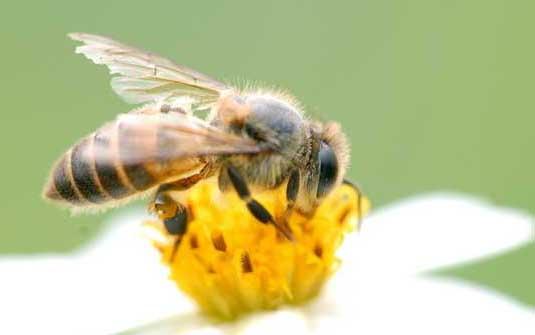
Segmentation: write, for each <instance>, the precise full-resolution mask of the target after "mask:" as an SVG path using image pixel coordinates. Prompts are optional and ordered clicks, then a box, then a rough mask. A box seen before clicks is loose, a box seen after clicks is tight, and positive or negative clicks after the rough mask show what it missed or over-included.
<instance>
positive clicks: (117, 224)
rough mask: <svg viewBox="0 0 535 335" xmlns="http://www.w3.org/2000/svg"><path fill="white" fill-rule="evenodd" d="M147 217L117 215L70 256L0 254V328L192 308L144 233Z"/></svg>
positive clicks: (128, 319)
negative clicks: (1, 256) (95, 237)
mask: <svg viewBox="0 0 535 335" xmlns="http://www.w3.org/2000/svg"><path fill="white" fill-rule="evenodd" d="M142 217H143V215H142V214H141V212H140V211H136V212H130V213H129V214H123V215H120V216H119V217H116V218H115V219H113V220H112V221H114V225H113V226H112V227H111V229H110V231H108V232H107V233H104V234H103V236H102V237H101V238H100V239H99V240H98V241H96V242H95V243H92V244H91V245H90V246H89V247H86V248H83V249H82V250H80V251H79V252H76V253H74V254H73V255H72V256H61V255H44V256H33V257H15V258H9V259H0V273H1V275H0V297H1V300H0V315H2V317H1V318H2V322H1V323H0V333H1V334H21V333H22V334H39V333H53V334H108V333H112V332H116V331H119V330H124V329H128V328H131V327H134V326H137V325H141V324H145V323H147V322H150V321H153V320H155V319H159V318H162V317H164V316H166V315H173V314H175V313H176V312H177V311H188V310H193V309H194V308H193V306H192V305H191V304H190V303H189V302H188V300H187V299H185V298H184V297H183V296H182V295H181V294H180V293H179V292H178V290H177V289H176V288H175V287H174V284H173V283H171V282H170V281H169V280H167V272H166V269H165V268H164V267H163V266H161V265H160V262H159V255H157V253H156V252H155V250H154V248H152V246H151V245H150V243H149V242H148V241H147V240H146V239H144V238H143V237H142V236H141V235H140V233H139V231H140V229H139V225H140V222H141V218H142ZM45 330H46V331H45Z"/></svg>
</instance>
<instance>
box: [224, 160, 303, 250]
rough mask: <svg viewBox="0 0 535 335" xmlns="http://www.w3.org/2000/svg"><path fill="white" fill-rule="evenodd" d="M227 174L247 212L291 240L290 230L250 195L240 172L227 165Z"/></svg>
mask: <svg viewBox="0 0 535 335" xmlns="http://www.w3.org/2000/svg"><path fill="white" fill-rule="evenodd" d="M227 174H228V176H229V179H230V182H231V184H232V186H233V187H234V189H235V190H236V193H238V196H239V197H240V199H242V200H243V201H245V203H246V205H247V208H248V209H249V212H251V214H252V215H253V216H254V217H255V218H256V219H257V220H258V221H260V222H262V223H264V224H268V223H269V224H272V225H274V226H275V228H277V230H278V231H279V232H280V233H281V234H282V235H284V237H286V238H287V239H288V240H290V241H293V239H294V237H293V233H292V232H291V230H290V229H289V228H288V227H286V226H284V225H280V224H278V223H277V222H276V221H275V220H274V219H273V216H272V215H271V214H270V213H269V211H268V210H267V209H266V208H265V207H264V206H262V204H260V203H259V202H258V201H257V200H255V199H254V198H252V197H251V192H250V191H249V187H248V186H247V182H246V181H245V179H243V177H242V175H241V174H240V172H239V171H238V170H237V169H236V168H235V167H233V166H231V165H229V166H227Z"/></svg>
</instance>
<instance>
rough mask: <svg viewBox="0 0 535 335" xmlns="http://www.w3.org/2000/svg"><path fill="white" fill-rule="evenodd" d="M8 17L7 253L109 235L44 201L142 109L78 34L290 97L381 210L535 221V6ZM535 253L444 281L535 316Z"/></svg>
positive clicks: (113, 5) (83, 9)
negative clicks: (503, 214)
mask: <svg viewBox="0 0 535 335" xmlns="http://www.w3.org/2000/svg"><path fill="white" fill-rule="evenodd" d="M2 7H3V8H2V13H1V14H0V37H1V41H2V47H1V51H0V59H1V60H2V61H1V62H0V64H1V65H0V66H1V67H2V68H1V72H0V88H1V90H0V92H2V93H1V97H2V101H1V103H2V104H1V106H2V111H1V113H0V127H1V129H0V130H1V132H0V136H1V141H0V151H1V153H2V157H3V161H2V173H1V174H0V178H1V184H0V185H1V187H2V191H1V192H0V197H1V198H0V206H1V208H0V209H1V213H2V223H1V224H0V253H4V254H10V253H37V252H44V251H58V252H66V251H69V250H72V249H73V248H75V247H76V246H78V245H80V244H81V243H82V242H83V241H85V240H87V239H88V238H90V237H91V236H92V235H94V234H95V233H97V231H98V230H99V229H101V228H102V227H101V226H100V225H99V224H98V223H95V222H101V221H102V219H103V217H102V216H100V217H98V216H97V217H95V216H84V217H76V218H70V217H69V214H68V213H66V212H64V211H60V210H58V209H57V208H55V207H54V206H50V205H47V204H46V203H44V202H43V201H42V200H41V199H40V192H41V187H42V184H43V183H44V180H45V178H46V177H47V174H48V170H49V167H50V165H51V163H52V162H53V161H54V160H55V159H56V158H57V157H58V156H59V155H60V154H61V153H62V152H63V151H64V150H65V149H67V147H68V146H69V145H70V144H72V143H73V142H74V141H75V140H77V139H78V138H80V137H81V136H82V135H85V134H87V133H89V132H91V131H92V130H93V129H95V128H96V127H98V126H99V125H101V124H102V123H103V122H105V121H106V120H110V119H112V118H113V117H114V115H115V114H118V113H121V112H125V111H127V110H128V109H129V108H131V107H130V106H128V105H126V104H125V103H123V102H122V101H121V100H120V99H118V98H117V97H116V96H115V95H114V94H113V92H112V91H111V90H110V88H109V85H108V80H109V78H108V74H107V71H106V70H105V68H104V67H96V66H94V65H92V64H90V63H89V62H88V61H87V60H85V59H84V58H83V57H81V56H76V55H74V53H73V49H74V45H75V43H73V42H72V41H70V40H68V39H67V38H66V34H67V33H68V32H72V31H86V32H93V33H100V34H106V35H110V36H113V37H116V38H118V39H120V40H123V41H126V42H129V43H131V44H134V45H138V46H141V47H143V48H145V49H149V50H152V51H155V52H158V53H160V54H162V55H166V56H168V57H170V58H172V59H175V60H176V61H178V62H179V63H182V64H186V65H188V66H191V67H193V68H195V69H199V70H201V71H202V72H205V73H207V74H210V75H212V76H214V77H216V78H220V79H223V80H229V81H231V82H234V83H244V82H254V83H268V84H272V85H276V86H279V87H282V88H286V89H290V90H291V92H293V93H294V94H295V95H296V96H297V97H298V98H299V99H300V100H301V101H303V102H304V104H305V106H306V109H307V111H308V112H309V113H310V114H312V115H316V116H319V117H321V118H324V119H335V120H338V121H340V122H342V123H343V125H344V127H345V130H346V131H347V133H348V135H349V137H350V138H351V142H352V144H353V151H352V152H353V159H352V168H351V171H350V173H349V174H350V177H351V178H352V179H353V180H356V181H358V182H360V183H361V184H362V185H363V186H364V189H365V190H366V191H367V193H368V194H369V196H370V197H371V198H372V199H373V202H374V204H375V205H376V206H381V205H383V204H386V203H389V202H392V201H394V200H396V199H400V198H403V197H406V196H408V195H412V194H417V193H422V192H429V191H433V190H451V191H459V192H466V193H470V194H475V195H479V196H482V197H484V198H487V199H489V200H491V201H493V202H495V203H497V204H499V205H504V206H512V207H518V208H523V209H526V210H528V211H530V212H532V213H533V212H534V211H535V204H534V203H533V201H532V194H533V185H534V181H535V173H534V170H535V169H534V168H535V157H534V154H533V143H534V139H535V135H534V132H533V123H534V122H535V113H534V108H533V107H534V104H535V99H534V94H533V87H534V83H533V81H534V78H535V71H534V66H533V62H534V59H535V47H534V42H533V35H534V28H535V23H534V20H533V13H534V12H535V3H534V2H530V1H506V0H503V1H490V0H485V1H483V0H480V1H466V0H462V1H461V0H458V1H451V0H448V1H446V0H444V1H439V0H419V1H418V0H411V1H395V0H360V1H347V2H341V1H322V2H313V1H283V0H280V1H269V2H267V1H262V2H257V1H228V2H223V1H150V2H149V1H145V2H143V3H141V2H134V1H101V0H95V1H80V2H75V1H66V0H65V1H54V2H44V1H42V2H37V1H36V2H29V1H22V0H21V1H17V2H14V3H4V5H3V6H2ZM534 260H535V244H533V243H532V244H531V245H528V246H526V247H523V248H521V249H519V250H516V251H513V252H510V253H508V254H505V255H502V256H499V257H497V258H494V259H490V260H486V261H483V262H479V263H477V264H473V265H469V266H464V267H461V268H455V269H451V270H448V271H446V272H445V273H446V274H447V275H454V276H460V277H463V278H467V279H469V280H474V281H477V282H479V283H484V284H486V285H489V286H492V287H494V288H496V289H499V290H501V291H503V292H507V293H509V294H511V295H513V296H514V297H516V298H517V299H519V300H521V301H524V302H527V303H529V304H531V305H535V290H534V289H533V283H535V269H534Z"/></svg>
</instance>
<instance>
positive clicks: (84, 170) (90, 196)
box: [45, 123, 156, 207]
mask: <svg viewBox="0 0 535 335" xmlns="http://www.w3.org/2000/svg"><path fill="white" fill-rule="evenodd" d="M119 128H120V127H119V126H118V124H117V123H110V124H108V125H105V126H104V127H102V128H101V129H99V130H98V131H97V132H95V133H93V134H91V135H90V136H88V137H86V138H84V139H83V140H81V141H80V142H79V143H77V144H76V145H75V146H73V147H72V148H71V149H70V150H69V151H68V152H66V153H65V154H64V155H63V157H62V158H61V159H60V161H59V162H58V163H57V164H56V165H55V167H54V168H53V172H52V176H51V180H50V182H49V184H48V186H47V188H46V190H45V196H46V197H47V198H50V199H52V200H57V201H61V202H68V203H69V204H70V205H72V206H75V207H83V206H95V205H97V206H98V205H102V204H105V203H107V202H111V201H114V200H121V199H124V198H127V197H129V196H131V195H134V194H135V193H138V192H140V191H144V190H146V189H148V188H150V187H152V186H154V185H155V183H156V180H155V179H154V177H152V175H151V174H150V173H149V172H148V171H147V170H146V168H145V166H144V165H143V164H123V162H122V161H121V152H122V151H123V149H122V148H121V143H120V142H121V141H120V139H119V136H118V135H121V136H125V134H119V133H120V132H121V130H120V129H119ZM123 154H124V153H123Z"/></svg>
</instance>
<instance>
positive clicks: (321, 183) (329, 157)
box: [316, 122, 349, 198]
mask: <svg viewBox="0 0 535 335" xmlns="http://www.w3.org/2000/svg"><path fill="white" fill-rule="evenodd" d="M320 139H321V141H320V145H319V150H318V165H319V177H318V188H317V193H316V197H317V198H323V197H325V196H326V195H327V194H328V193H329V192H330V191H331V190H332V189H333V188H334V187H335V186H336V185H339V184H340V183H341V182H342V179H343V178H344V175H345V172H346V170H347V165H348V161H349V144H348V142H347V139H346V137H345V135H344V133H342V130H341V128H340V125H339V124H337V123H334V122H329V123H326V124H325V125H323V127H322V131H321V134H320Z"/></svg>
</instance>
